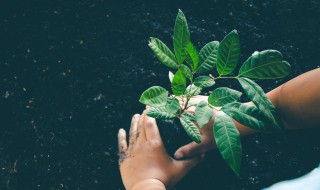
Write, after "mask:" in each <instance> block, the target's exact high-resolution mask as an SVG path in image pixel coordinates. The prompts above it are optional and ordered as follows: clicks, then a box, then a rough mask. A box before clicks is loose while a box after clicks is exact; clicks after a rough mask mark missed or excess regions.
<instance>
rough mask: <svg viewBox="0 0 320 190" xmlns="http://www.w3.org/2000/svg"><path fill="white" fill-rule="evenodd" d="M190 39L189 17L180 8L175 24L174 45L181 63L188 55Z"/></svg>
mask: <svg viewBox="0 0 320 190" xmlns="http://www.w3.org/2000/svg"><path fill="white" fill-rule="evenodd" d="M189 40H190V33H189V29H188V24H187V19H186V17H185V16H184V14H183V12H182V11H181V10H179V12H178V15H177V18H176V22H175V25H174V35H173V47H174V53H175V55H176V58H177V61H178V63H179V65H180V64H181V63H182V62H183V61H184V59H185V57H186V48H187V46H188V42H189Z"/></svg>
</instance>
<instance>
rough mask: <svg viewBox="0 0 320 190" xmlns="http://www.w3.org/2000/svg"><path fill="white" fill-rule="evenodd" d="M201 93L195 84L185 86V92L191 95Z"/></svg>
mask: <svg viewBox="0 0 320 190" xmlns="http://www.w3.org/2000/svg"><path fill="white" fill-rule="evenodd" d="M189 93H193V94H189ZM200 93H201V88H199V87H197V86H195V85H194V84H191V85H189V86H188V87H187V89H186V91H185V94H189V95H192V96H197V95H199V94H200Z"/></svg>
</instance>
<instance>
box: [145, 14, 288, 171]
mask: <svg viewBox="0 0 320 190" xmlns="http://www.w3.org/2000/svg"><path fill="white" fill-rule="evenodd" d="M173 46H174V53H173V52H172V51H171V50H170V49H169V48H168V47H167V46H166V45H165V44H164V43H163V42H162V41H161V40H159V39H157V38H152V37H151V38H150V41H149V47H150V48H151V50H152V51H153V52H154V54H155V55H156V57H157V58H158V59H159V61H160V62H162V63H163V64H164V65H166V66H167V67H169V68H171V69H172V70H175V72H174V74H173V73H172V72H171V71H169V79H170V81H171V89H172V92H173V94H170V93H169V92H168V91H167V90H166V89H164V88H162V87H160V86H153V87H151V88H149V89H147V90H146V91H144V92H143V93H142V95H141V98H140V100H139V101H140V102H141V103H143V104H145V105H149V106H151V107H152V108H151V109H150V110H149V111H148V113H147V115H148V116H150V117H153V118H159V119H169V118H179V120H180V122H181V125H182V127H183V128H184V130H185V131H186V133H187V134H188V135H189V136H190V138H191V139H192V140H193V141H195V142H196V143H200V142H201V135H200V132H199V128H198V127H200V128H202V127H203V126H205V125H206V124H207V123H208V122H209V121H210V120H211V118H212V117H213V111H214V110H215V111H216V115H215V119H214V124H213V133H214V138H215V141H216V144H217V147H218V149H219V151H220V153H221V155H222V157H223V158H224V160H225V161H226V162H227V164H228V165H229V166H230V167H231V169H232V170H233V171H234V172H235V173H236V174H237V175H239V173H240V164H241V157H242V145H241V141H240V134H239V131H238V130H237V128H236V126H235V124H234V123H233V121H232V119H231V118H233V119H235V120H236V121H238V122H239V123H241V124H243V125H246V126H248V127H250V128H253V129H255V130H259V131H262V132H268V133H271V132H276V133H283V124H282V123H281V121H280V119H279V117H278V115H277V111H276V109H275V107H274V106H273V104H272V103H271V102H270V100H269V99H268V98H267V96H266V95H265V93H264V91H263V89H262V88H261V87H260V86H259V85H258V84H256V83H255V82H254V81H252V80H251V79H249V78H253V79H275V78H282V77H285V76H286V75H288V74H289V72H290V64H289V63H288V62H286V61H283V57H282V55H281V53H280V52H279V51H276V50H265V51H261V52H254V53H253V54H252V56H251V57H249V58H248V59H247V60H246V61H245V62H244V63H243V65H242V66H241V68H240V70H239V71H238V72H237V74H234V70H235V69H236V67H237V64H238V62H239V58H240V39H239V36H238V33H237V31H236V30H233V31H231V32H230V33H229V34H227V35H226V36H225V37H224V39H223V40H222V41H221V42H220V43H219V42H218V41H212V42H209V43H208V44H206V45H205V46H204V47H203V48H202V49H201V50H200V52H199V53H198V52H197V50H196V48H195V46H194V44H193V43H192V42H191V40H190V32H189V29H188V24H187V21H186V18H185V16H184V14H183V12H182V11H181V10H179V12H178V15H177V17H176V21H175V26H174V37H173ZM214 69H216V70H217V73H218V74H217V76H213V75H212V74H209V75H203V73H210V72H211V73H213V70H214ZM219 79H230V80H237V81H239V83H240V85H241V86H242V88H243V91H244V93H245V94H246V96H247V97H248V98H249V99H250V100H251V101H252V102H253V104H254V105H255V106H251V105H248V104H245V103H240V102H238V100H239V98H240V96H241V95H242V93H241V92H239V91H237V90H233V89H230V88H227V87H220V88H216V89H214V91H213V92H212V93H211V94H210V96H209V98H208V102H205V101H202V102H200V103H198V104H197V105H190V104H189V101H190V99H191V97H192V96H195V95H198V94H200V93H201V91H203V90H204V89H205V88H209V87H212V86H214V84H215V83H216V81H218V80H219ZM187 84H188V86H187ZM178 99H180V100H184V101H185V102H184V104H182V105H180V102H179V100H178ZM190 106H196V109H195V114H194V115H193V114H190V113H188V112H185V110H187V109H188V108H189V107H190ZM195 122H196V123H197V125H196V124H195Z"/></svg>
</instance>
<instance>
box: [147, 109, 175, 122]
mask: <svg viewBox="0 0 320 190" xmlns="http://www.w3.org/2000/svg"><path fill="white" fill-rule="evenodd" d="M147 116H149V117H153V118H157V119H171V118H175V117H176V115H175V114H173V113H168V112H166V110H165V108H163V107H160V108H155V107H152V108H150V109H149V110H148V112H147Z"/></svg>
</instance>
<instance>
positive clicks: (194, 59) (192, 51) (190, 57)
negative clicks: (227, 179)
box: [186, 41, 199, 71]
mask: <svg viewBox="0 0 320 190" xmlns="http://www.w3.org/2000/svg"><path fill="white" fill-rule="evenodd" d="M186 50H187V55H186V62H187V63H188V64H189V65H190V67H191V69H192V71H195V70H196V68H197V67H198V64H199V57H198V52H197V49H196V48H195V47H194V45H193V44H192V42H190V41H189V43H188V46H187V49H186Z"/></svg>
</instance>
